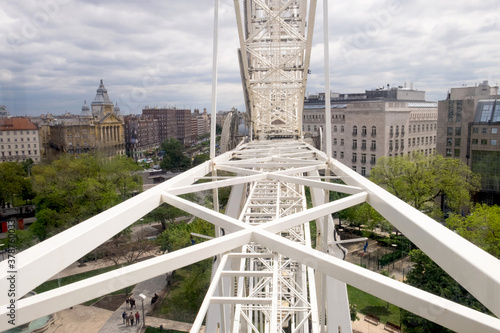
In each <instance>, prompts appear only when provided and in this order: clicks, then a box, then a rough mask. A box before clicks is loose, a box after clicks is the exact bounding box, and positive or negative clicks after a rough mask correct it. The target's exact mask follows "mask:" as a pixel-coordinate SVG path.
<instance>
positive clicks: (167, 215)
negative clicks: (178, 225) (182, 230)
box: [147, 203, 186, 231]
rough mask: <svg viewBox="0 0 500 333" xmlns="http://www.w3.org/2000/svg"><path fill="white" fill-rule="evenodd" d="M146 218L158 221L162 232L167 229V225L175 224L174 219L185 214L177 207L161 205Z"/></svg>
mask: <svg viewBox="0 0 500 333" xmlns="http://www.w3.org/2000/svg"><path fill="white" fill-rule="evenodd" d="M147 216H148V217H151V218H153V219H155V220H157V221H160V223H161V229H162V231H165V230H166V229H167V223H173V222H175V219H176V218H178V217H181V216H186V213H185V212H184V211H182V210H180V209H179V208H177V207H174V206H171V205H169V204H166V203H162V204H161V205H160V206H158V207H156V208H155V209H154V210H152V211H151V212H149V213H148V214H147Z"/></svg>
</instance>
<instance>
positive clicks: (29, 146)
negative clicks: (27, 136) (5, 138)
mask: <svg viewBox="0 0 500 333" xmlns="http://www.w3.org/2000/svg"><path fill="white" fill-rule="evenodd" d="M13 146H14V149H18V146H19V145H13ZM26 146H27V147H26V148H31V144H29V143H28V144H27V145H26ZM1 147H2V149H5V148H4V147H5V146H4V145H2V146H1ZM22 148H24V145H21V149H22ZM33 148H36V143H34V144H33ZM7 149H12V148H11V145H7Z"/></svg>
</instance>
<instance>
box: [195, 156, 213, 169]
mask: <svg viewBox="0 0 500 333" xmlns="http://www.w3.org/2000/svg"><path fill="white" fill-rule="evenodd" d="M209 159H210V156H208V154H199V155H196V156H195V157H194V160H193V166H197V165H199V164H201V163H203V162H205V161H208V160H209Z"/></svg>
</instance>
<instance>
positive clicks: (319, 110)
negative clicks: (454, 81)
mask: <svg viewBox="0 0 500 333" xmlns="http://www.w3.org/2000/svg"><path fill="white" fill-rule="evenodd" d="M405 90H408V89H405V88H401V87H398V88H389V89H379V90H377V93H378V94H377V95H376V96H375V97H370V98H369V97H368V96H369V95H370V94H369V91H367V93H365V94H364V95H363V94H355V95H352V96H350V95H340V94H337V96H336V97H334V99H333V100H332V107H331V112H332V119H331V123H332V157H333V158H336V159H337V160H339V161H340V162H342V163H344V164H345V165H347V166H350V167H351V168H352V169H353V170H355V171H357V172H358V173H360V174H361V175H363V176H369V175H370V170H371V168H372V167H373V166H374V165H375V164H376V163H377V160H378V158H380V157H382V156H388V157H395V156H404V155H408V154H411V153H412V152H415V151H419V152H421V153H423V154H425V155H428V154H432V153H434V152H435V151H436V131H437V103H434V102H426V101H425V92H418V93H417V92H416V91H412V90H408V94H405ZM398 91H399V92H398ZM384 96H386V97H384ZM393 96H396V97H394V98H393ZM398 96H402V97H398ZM407 96H410V97H411V98H415V99H416V100H410V101H409V100H398V99H396V98H407ZM324 123H325V119H324V99H323V100H321V95H320V96H319V98H317V99H313V100H312V101H308V100H306V102H305V105H304V114H303V131H304V136H306V137H307V136H311V137H312V138H313V139H314V141H315V142H316V144H317V145H318V144H319V139H318V137H319V135H320V128H322V130H324ZM323 141H324V140H323ZM323 147H324V143H323Z"/></svg>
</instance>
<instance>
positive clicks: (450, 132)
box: [446, 127, 453, 135]
mask: <svg viewBox="0 0 500 333" xmlns="http://www.w3.org/2000/svg"><path fill="white" fill-rule="evenodd" d="M446 134H447V135H453V127H447V128H446Z"/></svg>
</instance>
